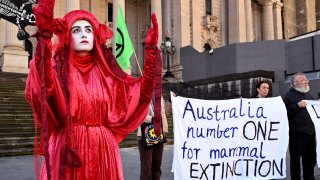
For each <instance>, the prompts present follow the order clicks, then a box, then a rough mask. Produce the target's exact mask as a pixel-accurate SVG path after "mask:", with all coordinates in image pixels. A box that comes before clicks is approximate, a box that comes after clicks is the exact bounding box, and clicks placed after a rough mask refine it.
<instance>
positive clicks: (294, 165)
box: [283, 73, 316, 180]
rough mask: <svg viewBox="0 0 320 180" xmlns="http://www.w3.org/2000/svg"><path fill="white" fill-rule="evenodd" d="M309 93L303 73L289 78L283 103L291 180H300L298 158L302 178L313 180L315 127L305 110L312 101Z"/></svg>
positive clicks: (307, 82) (307, 81)
mask: <svg viewBox="0 0 320 180" xmlns="http://www.w3.org/2000/svg"><path fill="white" fill-rule="evenodd" d="M308 92H309V80H308V79H307V77H306V75H305V74H303V73H297V74H295V75H293V76H292V78H291V88H290V90H289V91H288V92H287V93H286V95H285V96H284V98H283V101H284V103H285V105H286V108H287V113H288V120H289V151H290V172H291V179H292V180H300V176H301V172H300V158H302V167H303V178H304V179H305V180H314V166H315V164H316V139H315V126H314V123H313V122H312V119H311V117H310V114H309V113H308V110H307V108H306V106H307V101H306V100H313V99H314V98H313V97H312V96H311V94H309V93H308Z"/></svg>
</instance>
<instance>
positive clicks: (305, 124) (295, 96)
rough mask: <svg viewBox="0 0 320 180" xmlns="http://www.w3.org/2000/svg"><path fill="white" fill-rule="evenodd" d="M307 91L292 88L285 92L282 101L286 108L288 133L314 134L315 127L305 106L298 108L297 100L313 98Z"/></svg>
mask: <svg viewBox="0 0 320 180" xmlns="http://www.w3.org/2000/svg"><path fill="white" fill-rule="evenodd" d="M313 99H314V98H313V97H312V96H311V94H309V93H300V92H298V91H296V90H295V89H294V88H290V90H289V91H288V92H287V93H286V94H285V96H284V98H283V101H284V103H285V105H286V108H287V114H288V119H289V132H290V133H304V134H314V133H315V128H314V124H313V122H312V120H311V117H310V115H309V113H308V111H307V108H305V107H304V108H299V106H298V104H297V103H298V102H299V101H301V100H313Z"/></svg>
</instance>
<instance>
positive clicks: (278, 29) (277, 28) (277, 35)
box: [273, 0, 283, 39]
mask: <svg viewBox="0 0 320 180" xmlns="http://www.w3.org/2000/svg"><path fill="white" fill-rule="evenodd" d="M282 7H283V3H281V2H280V0H278V1H277V2H275V3H274V7H273V14H274V16H273V21H274V39H283V33H282V19H281V9H282Z"/></svg>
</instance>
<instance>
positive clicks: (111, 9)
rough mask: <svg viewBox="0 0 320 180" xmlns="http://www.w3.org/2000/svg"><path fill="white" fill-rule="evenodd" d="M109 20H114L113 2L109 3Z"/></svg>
mask: <svg viewBox="0 0 320 180" xmlns="http://www.w3.org/2000/svg"><path fill="white" fill-rule="evenodd" d="M108 22H113V4H112V3H108Z"/></svg>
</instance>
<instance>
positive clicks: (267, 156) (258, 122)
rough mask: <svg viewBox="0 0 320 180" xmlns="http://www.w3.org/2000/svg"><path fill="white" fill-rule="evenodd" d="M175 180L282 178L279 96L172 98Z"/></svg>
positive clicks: (284, 142)
mask: <svg viewBox="0 0 320 180" xmlns="http://www.w3.org/2000/svg"><path fill="white" fill-rule="evenodd" d="M171 100H172V110H173V112H172V113H173V124H174V152H173V154H174V155H173V164H172V170H173V172H174V179H175V180H178V179H179V180H180V179H181V180H186V179H210V180H215V179H259V180H260V179H273V178H276V179H277V178H285V177H286V159H285V158H286V151H287V147H288V139H289V135H288V134H289V127H288V118H287V111H286V107H285V105H284V103H283V101H282V99H281V97H275V98H259V99H231V100H220V101H215V100H200V99H191V98H183V97H179V96H178V97H173V96H172V95H171Z"/></svg>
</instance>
